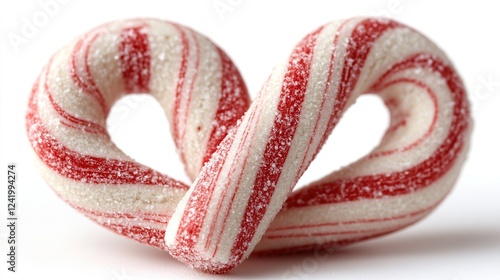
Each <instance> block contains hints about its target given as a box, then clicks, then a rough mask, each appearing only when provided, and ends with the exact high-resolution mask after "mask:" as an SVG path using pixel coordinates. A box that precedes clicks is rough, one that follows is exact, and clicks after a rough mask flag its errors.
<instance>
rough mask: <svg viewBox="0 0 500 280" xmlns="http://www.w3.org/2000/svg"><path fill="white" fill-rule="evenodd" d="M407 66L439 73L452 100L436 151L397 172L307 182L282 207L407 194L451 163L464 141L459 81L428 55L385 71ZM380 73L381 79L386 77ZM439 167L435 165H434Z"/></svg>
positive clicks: (465, 116)
mask: <svg viewBox="0 0 500 280" xmlns="http://www.w3.org/2000/svg"><path fill="white" fill-rule="evenodd" d="M410 68H424V69H429V70H431V71H434V72H435V73H437V74H439V75H441V77H442V78H443V80H444V81H445V82H446V83H447V86H448V88H449V89H450V91H451V95H452V99H453V102H454V107H453V115H452V123H451V127H450V131H449V133H448V135H447V137H446V139H445V140H444V141H443V143H442V144H441V145H440V146H439V147H438V149H437V150H436V152H435V153H434V154H432V155H431V156H430V157H429V158H428V159H427V160H425V161H423V162H422V163H420V164H418V165H416V166H414V167H412V168H410V169H407V170H404V171H400V172H394V173H390V174H376V175H367V176H361V177H357V178H351V179H341V180H336V181H333V182H329V183H325V184H318V185H311V186H309V187H306V188H302V189H300V190H299V191H297V192H295V193H293V194H292V196H290V197H289V199H288V200H287V202H286V203H285V207H286V208H293V207H304V206H312V205H320V204H328V203H340V202H345V201H354V200H360V199H373V198H378V197H384V196H397V195H403V194H408V193H410V192H414V191H417V190H420V189H422V188H425V187H426V186H429V185H430V184H432V183H433V182H435V181H436V180H438V179H439V178H441V177H442V176H443V175H444V174H446V173H447V172H448V170H449V169H450V168H451V167H452V166H453V164H454V162H455V159H456V158H457V156H458V154H459V152H460V150H461V149H462V147H463V144H464V140H465V139H464V137H465V132H466V130H467V128H468V126H469V107H468V103H467V101H466V100H465V98H464V96H465V91H464V88H463V84H462V81H461V80H460V78H459V77H458V75H457V74H456V73H455V72H454V70H453V68H452V67H451V66H449V65H446V64H445V63H444V62H442V61H441V60H440V59H439V58H438V57H434V56H433V55H431V54H416V55H413V56H411V57H409V58H407V59H406V60H404V61H402V62H400V63H398V64H396V65H394V66H393V67H392V68H391V69H390V70H389V71H387V73H391V74H392V73H397V72H399V71H403V70H405V69H410ZM387 73H386V74H384V75H383V76H382V77H381V79H384V78H385V77H388V74H387ZM436 166H439V168H435V167H436Z"/></svg>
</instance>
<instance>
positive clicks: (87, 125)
mask: <svg viewBox="0 0 500 280" xmlns="http://www.w3.org/2000/svg"><path fill="white" fill-rule="evenodd" d="M51 64H52V60H51V61H50V62H49V64H48V65H49V66H47V71H46V72H45V73H46V74H45V77H44V90H45V93H46V94H47V96H48V98H49V102H50V104H51V105H52V107H53V108H54V110H55V111H56V112H57V113H58V114H59V115H60V116H61V117H62V118H64V119H65V120H67V121H69V122H70V123H69V124H68V123H66V122H62V123H63V124H66V125H67V126H69V127H72V128H74V129H79V130H83V131H86V132H89V133H95V134H101V135H103V136H105V137H109V135H108V132H107V130H106V128H104V127H102V126H101V125H99V124H97V123H94V122H91V121H87V120H84V119H80V118H77V117H75V116H73V115H71V114H70V113H68V112H66V111H65V110H64V109H63V108H61V107H60V106H59V105H58V104H57V102H55V100H54V98H53V96H52V92H51V90H50V87H49V85H48V77H47V76H48V73H49V72H50V65H51Z"/></svg>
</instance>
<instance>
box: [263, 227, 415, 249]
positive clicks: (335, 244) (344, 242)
mask: <svg viewBox="0 0 500 280" xmlns="http://www.w3.org/2000/svg"><path fill="white" fill-rule="evenodd" d="M412 224H413V223H410V224H406V225H403V226H400V227H397V228H392V229H389V230H385V231H383V232H379V233H375V234H371V235H367V236H361V237H354V238H346V239H342V240H337V241H331V242H326V243H320V244H318V243H313V244H305V245H299V246H290V247H286V248H279V249H269V250H263V251H259V252H255V253H254V254H256V255H261V256H263V255H278V254H289V253H297V252H305V251H314V250H317V249H320V248H333V249H334V248H340V247H345V246H347V245H350V244H353V243H358V242H361V241H364V240H368V239H372V238H375V237H380V236H383V235H387V234H389V233H393V232H396V231H398V230H401V229H403V228H405V227H407V226H410V225H412ZM331 250H332V249H330V250H328V251H331Z"/></svg>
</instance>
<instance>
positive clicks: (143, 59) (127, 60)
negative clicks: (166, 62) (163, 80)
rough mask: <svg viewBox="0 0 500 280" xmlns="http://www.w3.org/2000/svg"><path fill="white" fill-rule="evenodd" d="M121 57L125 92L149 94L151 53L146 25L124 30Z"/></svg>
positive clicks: (120, 48) (121, 35) (121, 38)
mask: <svg viewBox="0 0 500 280" xmlns="http://www.w3.org/2000/svg"><path fill="white" fill-rule="evenodd" d="M119 57H120V68H121V72H122V77H123V82H124V84H125V91H126V92H127V93H133V92H137V93H139V92H142V93H145V92H149V80H150V75H151V69H150V67H151V51H150V49H149V39H148V34H147V33H146V26H145V25H141V26H135V27H129V28H125V29H123V30H122V32H121V33H120V45H119Z"/></svg>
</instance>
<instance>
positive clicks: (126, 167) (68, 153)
mask: <svg viewBox="0 0 500 280" xmlns="http://www.w3.org/2000/svg"><path fill="white" fill-rule="evenodd" d="M38 83H39V81H37V82H36V83H35V86H34V87H33V92H32V94H31V97H30V102H29V106H28V113H27V115H26V126H27V130H28V139H29V141H30V143H31V145H32V147H33V149H34V151H35V153H36V154H37V155H38V157H39V158H40V160H41V161H42V162H44V163H45V164H46V165H47V166H48V167H49V168H50V169H52V170H53V171H54V172H56V173H58V174H59V175H61V176H64V177H66V178H69V179H72V180H77V181H82V182H85V183H89V184H114V185H119V184H145V185H154V186H158V187H162V186H168V187H171V188H179V189H188V188H189V187H188V186H186V185H184V184H183V183H180V182H178V181H175V180H173V179H171V178H169V177H168V176H166V175H163V174H161V173H159V172H157V171H154V170H152V169H150V168H148V167H145V166H143V165H141V164H139V163H136V162H131V161H122V160H117V159H108V158H103V157H96V156H91V155H84V154H80V153H77V152H75V151H72V150H70V149H69V148H67V147H66V146H64V144H62V143H61V142H59V140H57V139H56V138H55V137H54V136H52V135H51V134H50V132H49V131H48V130H47V128H46V127H45V126H44V125H43V122H42V120H41V119H40V116H39V112H38V104H37V94H38V93H39V91H38Z"/></svg>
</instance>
